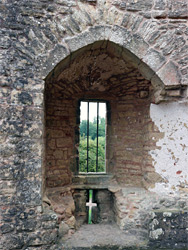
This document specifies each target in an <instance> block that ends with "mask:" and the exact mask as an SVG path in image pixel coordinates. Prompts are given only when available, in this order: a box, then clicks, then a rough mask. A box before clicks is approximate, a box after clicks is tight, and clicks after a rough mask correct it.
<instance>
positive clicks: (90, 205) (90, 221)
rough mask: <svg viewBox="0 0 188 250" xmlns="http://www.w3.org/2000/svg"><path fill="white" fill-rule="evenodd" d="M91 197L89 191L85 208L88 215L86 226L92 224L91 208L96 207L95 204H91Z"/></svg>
mask: <svg viewBox="0 0 188 250" xmlns="http://www.w3.org/2000/svg"><path fill="white" fill-rule="evenodd" d="M92 197H93V190H89V202H87V203H86V206H87V207H89V213H88V224H92V220H91V217H92V207H96V206H97V204H96V203H93V202H92Z"/></svg>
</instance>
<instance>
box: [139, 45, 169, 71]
mask: <svg viewBox="0 0 188 250" xmlns="http://www.w3.org/2000/svg"><path fill="white" fill-rule="evenodd" d="M143 62H145V63H146V65H148V66H149V67H150V68H151V69H152V70H153V71H154V72H157V71H158V70H159V69H160V68H161V67H162V65H163V64H164V63H165V57H164V56H162V55H160V53H159V52H158V51H156V50H153V49H151V50H149V51H148V52H147V54H146V55H145V56H144V58H143Z"/></svg>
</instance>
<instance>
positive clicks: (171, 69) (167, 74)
mask: <svg viewBox="0 0 188 250" xmlns="http://www.w3.org/2000/svg"><path fill="white" fill-rule="evenodd" d="M157 75H158V76H159V77H160V79H161V80H162V81H163V82H164V83H165V86H167V87H168V86H178V85H180V84H181V83H180V74H179V72H178V69H177V66H176V65H175V64H173V63H172V62H169V63H167V64H166V65H164V66H163V67H162V68H161V69H160V70H159V71H158V72H157Z"/></svg>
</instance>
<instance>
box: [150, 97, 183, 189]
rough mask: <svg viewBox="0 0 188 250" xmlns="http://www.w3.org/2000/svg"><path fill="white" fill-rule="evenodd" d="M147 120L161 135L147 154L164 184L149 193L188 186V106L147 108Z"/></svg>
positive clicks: (170, 105)
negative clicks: (152, 123)
mask: <svg viewBox="0 0 188 250" xmlns="http://www.w3.org/2000/svg"><path fill="white" fill-rule="evenodd" d="M150 116H151V119H152V121H153V122H154V123H155V125H156V126H157V128H158V129H159V131H160V132H162V133H164V137H163V138H162V139H160V140H159V141H158V142H157V147H158V149H155V150H151V151H150V154H151V156H152V158H153V165H154V167H155V170H156V172H157V173H158V174H160V175H161V176H162V177H163V178H164V179H165V181H166V183H156V184H155V188H153V189H151V190H152V191H155V192H159V193H161V192H167V193H172V192H174V191H177V190H178V189H179V186H180V185H181V184H183V185H184V186H186V185H187V184H188V103H175V102H173V103H161V104H158V105H155V104H151V106H150Z"/></svg>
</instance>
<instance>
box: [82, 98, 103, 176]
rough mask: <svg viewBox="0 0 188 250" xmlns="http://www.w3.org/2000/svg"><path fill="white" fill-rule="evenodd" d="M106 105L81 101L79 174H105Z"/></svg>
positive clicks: (98, 102)
mask: <svg viewBox="0 0 188 250" xmlns="http://www.w3.org/2000/svg"><path fill="white" fill-rule="evenodd" d="M105 149H106V103H105V102H101V101H81V103H80V140H79V172H80V173H101V172H105V171H106V170H105V158H106V157H105V155H106V152H105Z"/></svg>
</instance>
